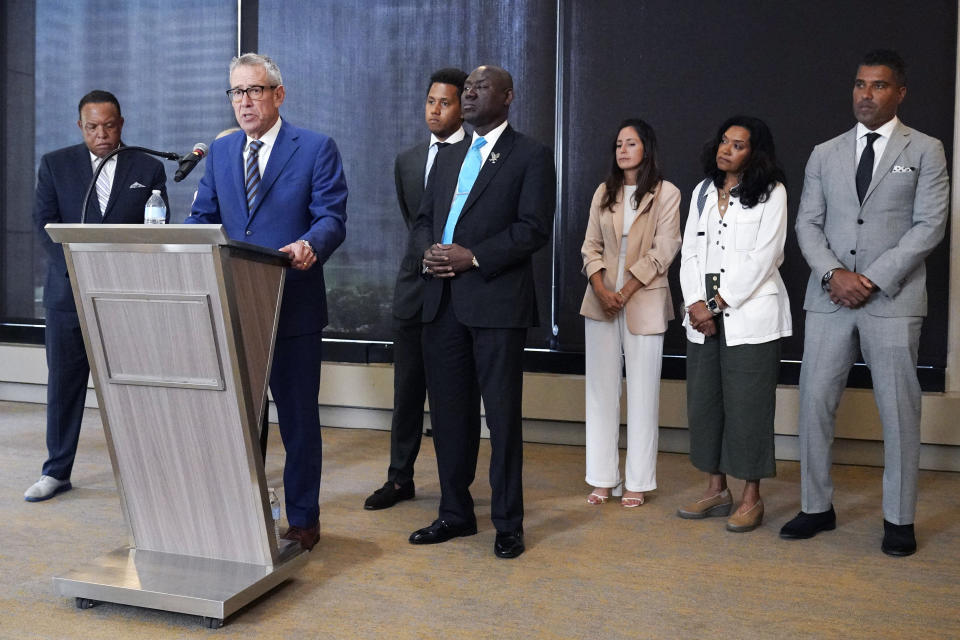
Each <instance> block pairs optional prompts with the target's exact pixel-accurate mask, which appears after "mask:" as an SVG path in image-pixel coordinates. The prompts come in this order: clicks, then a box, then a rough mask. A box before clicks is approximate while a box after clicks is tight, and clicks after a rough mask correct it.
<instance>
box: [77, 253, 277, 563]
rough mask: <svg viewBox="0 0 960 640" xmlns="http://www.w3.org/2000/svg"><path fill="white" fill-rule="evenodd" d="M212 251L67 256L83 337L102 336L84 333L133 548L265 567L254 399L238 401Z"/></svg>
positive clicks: (237, 364) (232, 347)
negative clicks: (105, 410) (106, 416)
mask: <svg viewBox="0 0 960 640" xmlns="http://www.w3.org/2000/svg"><path fill="white" fill-rule="evenodd" d="M161 247H162V246H161ZM219 249H220V248H219V247H216V246H213V247H211V246H204V245H195V246H177V247H176V251H171V250H163V249H162V248H161V249H160V250H157V248H156V247H152V246H147V245H144V246H142V247H139V248H138V247H136V246H128V247H127V248H125V247H124V246H118V245H114V246H110V247H103V246H101V247H98V246H96V245H91V246H88V247H83V246H82V245H81V246H79V247H78V246H74V247H72V251H71V254H72V262H73V268H74V271H75V275H76V278H77V280H76V281H77V282H78V283H80V285H79V291H78V300H79V302H80V303H81V305H82V308H83V312H84V316H85V318H86V322H87V324H88V329H93V327H92V326H89V325H90V324H91V323H92V322H95V323H96V324H97V325H98V326H99V330H89V331H88V334H89V340H90V343H91V344H90V345H89V347H90V353H92V354H93V356H94V359H95V363H94V364H95V366H96V369H97V371H98V372H99V382H100V386H99V388H98V392H99V394H100V397H101V398H102V402H103V403H104V405H105V406H106V407H107V408H108V409H109V424H108V425H106V424H105V426H108V428H109V437H110V438H111V440H112V448H113V450H114V458H115V464H116V467H117V471H118V474H117V475H118V479H120V480H121V483H122V484H121V490H122V493H123V497H124V501H125V505H126V513H127V517H128V520H129V524H130V527H131V529H132V532H133V536H134V540H135V543H136V547H137V548H139V549H146V550H150V551H159V552H166V553H176V554H184V555H193V556H201V557H206V558H216V559H221V560H232V561H237V562H249V563H255V564H261V565H269V564H272V561H273V559H272V555H273V554H275V553H276V547H275V543H274V541H273V540H272V533H273V531H272V529H273V527H272V521H268V520H266V519H265V511H267V509H268V506H267V505H266V503H265V499H264V496H263V493H262V491H261V486H262V468H261V467H259V465H258V464H255V463H258V460H257V458H256V456H259V452H258V451H256V450H255V449H256V433H257V428H258V425H254V424H252V420H251V416H252V415H254V414H255V413H256V410H255V409H254V408H253V403H254V402H255V400H254V399H252V398H250V397H248V395H249V391H247V392H246V393H245V392H244V390H243V384H242V380H244V379H246V378H247V377H248V376H249V367H247V366H246V364H245V363H244V362H243V361H242V360H244V359H245V357H244V350H243V347H242V346H240V347H238V346H237V344H235V343H236V342H237V341H238V337H239V335H238V334H239V327H238V326H235V325H237V324H238V321H237V319H236V318H235V317H232V316H231V313H230V309H226V308H223V306H222V305H221V300H228V299H229V298H230V296H231V295H232V293H230V294H228V292H227V291H226V287H228V286H230V283H229V282H227V280H229V278H225V276H224V273H223V270H222V265H221V264H220V260H221V256H220V255H219ZM273 270H274V272H275V273H276V272H278V271H280V270H281V268H280V267H275V268H273ZM275 279H276V281H277V282H276V283H275V284H276V287H275V288H279V286H280V282H282V278H281V277H279V276H275ZM85 283H90V287H91V289H89V290H88V289H86V284H85ZM211 292H214V293H213V294H212V295H211ZM273 295H274V296H276V295H278V294H277V293H274V294H273ZM272 328H273V326H272V325H271V326H270V329H269V330H268V331H272ZM211 334H212V335H211ZM261 341H262V340H261ZM266 342H267V345H269V337H268V338H267V341H266ZM104 354H106V356H104ZM262 356H263V354H262V353H261V354H258V357H261V358H262ZM221 370H222V375H221V374H220V373H219V372H220V371H221ZM241 370H243V375H241ZM106 372H110V373H109V375H106ZM191 372H192V373H191ZM264 374H265V370H264V368H263V367H260V373H259V375H260V376H261V377H263V376H264ZM138 377H139V378H141V379H139V380H138V379H137V378H138ZM216 378H219V380H217V382H216V384H206V385H205V384H203V383H202V382H201V383H198V379H202V380H208V381H210V380H214V379H216ZM263 385H264V381H263V380H260V381H259V383H258V386H259V388H261V389H262V387H263ZM105 422H106V420H105ZM268 525H269V526H268Z"/></svg>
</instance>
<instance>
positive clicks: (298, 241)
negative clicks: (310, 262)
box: [297, 238, 317, 255]
mask: <svg viewBox="0 0 960 640" xmlns="http://www.w3.org/2000/svg"><path fill="white" fill-rule="evenodd" d="M297 243H299V244H302V245H303V246H305V247H306V248H307V249H310V252H311V253H312V254H313V255H317V252H316V251H314V250H313V245H312V244H310V241H309V240H304V239H302V238H301V239H300V240H297Z"/></svg>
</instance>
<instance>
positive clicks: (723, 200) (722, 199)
mask: <svg viewBox="0 0 960 640" xmlns="http://www.w3.org/2000/svg"><path fill="white" fill-rule="evenodd" d="M729 204H730V192H729V191H724V190H723V189H720V191H719V198H717V209H718V210H719V211H720V217H721V218H722V217H723V216H724V215H725V214H726V213H727V206H729Z"/></svg>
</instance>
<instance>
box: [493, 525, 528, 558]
mask: <svg viewBox="0 0 960 640" xmlns="http://www.w3.org/2000/svg"><path fill="white" fill-rule="evenodd" d="M525 550H526V547H525V546H524V545H523V529H517V530H516V531H508V532H505V531H497V539H496V540H495V541H494V543H493V553H494V555H495V556H497V557H498V558H516V557H517V556H518V555H520V554H521V553H523V552H524V551H525Z"/></svg>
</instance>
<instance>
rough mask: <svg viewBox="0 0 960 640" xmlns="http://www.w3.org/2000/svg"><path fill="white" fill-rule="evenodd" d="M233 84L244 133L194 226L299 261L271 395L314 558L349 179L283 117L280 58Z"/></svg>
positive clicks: (331, 151) (225, 152)
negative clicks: (336, 277)
mask: <svg viewBox="0 0 960 640" xmlns="http://www.w3.org/2000/svg"><path fill="white" fill-rule="evenodd" d="M230 87H231V88H230V89H228V90H227V96H228V98H229V100H230V102H231V104H232V105H233V111H234V115H235V116H236V118H237V124H239V125H240V128H241V129H242V131H237V132H236V133H232V134H230V135H227V136H224V137H222V138H220V139H218V140H215V141H214V143H213V144H212V145H210V155H209V156H208V157H207V166H206V171H205V173H204V175H203V178H202V179H201V180H200V184H199V186H198V188H197V197H196V199H195V200H194V202H193V208H192V212H191V215H190V217H189V218H187V219H186V222H187V223H200V224H222V225H223V226H224V228H225V230H226V232H227V235H228V236H230V237H231V238H233V239H235V240H243V241H244V242H250V243H252V244H256V245H260V246H261V247H268V248H270V249H278V250H280V251H283V252H284V253H288V254H289V255H290V266H291V270H290V271H288V272H287V277H286V281H285V282H284V287H283V300H282V301H281V303H280V318H279V322H278V327H277V339H276V343H275V344H274V350H273V365H272V368H271V371H270V392H271V393H272V394H273V399H274V402H275V403H276V407H277V414H278V418H279V423H280V436H281V438H282V439H283V444H284V446H285V448H286V450H287V459H286V463H285V465H284V468H283V487H284V498H285V501H286V508H287V521H288V523H289V525H290V526H289V528H288V529H287V530H286V531H285V532H284V533H283V536H282V537H283V538H284V539H287V540H294V541H297V542H299V543H300V546H302V547H303V548H304V549H307V550H308V551H309V550H310V549H312V548H313V547H314V545H315V544H316V543H317V541H318V540H319V539H320V507H319V499H320V473H321V467H322V465H321V462H322V443H321V440H320V413H319V408H318V404H317V396H318V395H319V392H320V363H321V360H322V359H321V352H322V346H323V336H322V332H323V328H324V327H325V326H326V325H327V296H326V286H325V284H324V280H323V264H324V263H325V262H326V261H327V259H328V258H329V257H330V255H331V254H332V253H333V251H334V250H335V249H336V248H337V247H339V246H340V243H342V242H343V239H344V237H345V236H346V221H347V182H346V179H345V178H344V175H343V163H342V161H341V159H340V152H339V151H338V150H337V145H336V143H334V141H333V139H332V138H330V137H328V136H325V135H323V134H322V133H316V132H314V131H309V130H307V129H301V128H299V127H295V126H293V125H292V124H290V123H289V122H287V121H286V120H283V119H282V118H281V117H280V105H281V104H283V100H284V98H285V96H286V87H284V85H283V78H282V76H281V75H280V69H279V68H278V67H277V65H276V63H275V62H274V61H273V60H271V59H270V58H268V57H267V56H262V55H259V54H255V53H245V54H243V55H242V56H240V57H238V58H234V59H233V61H232V62H231V63H230Z"/></svg>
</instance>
